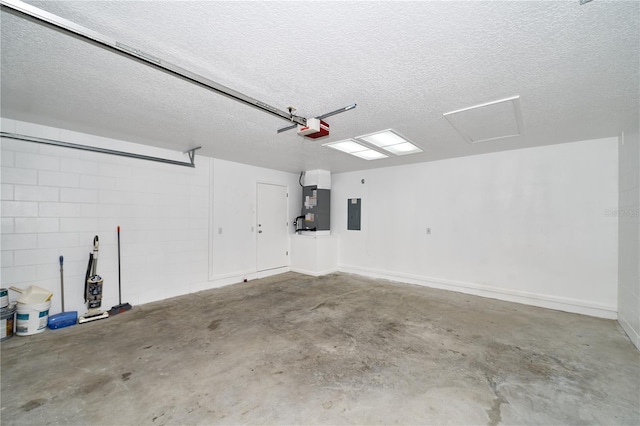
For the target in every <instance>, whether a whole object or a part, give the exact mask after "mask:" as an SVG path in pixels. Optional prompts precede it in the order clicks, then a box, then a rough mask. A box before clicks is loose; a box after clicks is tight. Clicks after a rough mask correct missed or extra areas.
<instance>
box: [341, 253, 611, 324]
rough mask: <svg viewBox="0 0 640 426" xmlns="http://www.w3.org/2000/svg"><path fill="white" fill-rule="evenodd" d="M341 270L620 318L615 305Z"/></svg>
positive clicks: (346, 267) (357, 269)
mask: <svg viewBox="0 0 640 426" xmlns="http://www.w3.org/2000/svg"><path fill="white" fill-rule="evenodd" d="M338 271H340V272H346V273H352V274H358V275H364V276H368V277H373V278H382V279H386V280H391V281H399V282H404V283H409V284H417V285H422V286H425V287H432V288H438V289H443V290H450V291H457V292H460V293H465V294H473V295H475V296H481V297H487V298H490V299H498V300H505V301H508V302H516V303H522V304H525V305H531V306H538V307H541V308H548V309H555V310H558V311H564V312H572V313H576V314H583V315H589V316H593V317H599V318H607V319H614V320H615V319H617V309H616V307H615V306H612V305H605V304H601V303H593V302H588V301H585V300H580V299H570V298H565V297H557V296H550V295H546V294H537V293H529V292H524V291H516V290H509V289H504V288H498V287H491V286H487V285H482V284H476V283H469V282H462V281H452V280H446V279H441V278H432V277H424V276H420V275H413V274H404V273H399V272H391V271H383V270H377V269H372V268H362V267H359V266H351V265H338Z"/></svg>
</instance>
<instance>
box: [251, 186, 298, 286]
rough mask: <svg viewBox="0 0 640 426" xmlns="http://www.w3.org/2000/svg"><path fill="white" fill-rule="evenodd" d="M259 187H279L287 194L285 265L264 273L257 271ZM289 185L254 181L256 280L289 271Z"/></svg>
mask: <svg viewBox="0 0 640 426" xmlns="http://www.w3.org/2000/svg"><path fill="white" fill-rule="evenodd" d="M260 185H273V186H280V187H282V188H284V189H285V191H286V194H287V197H286V198H287V200H286V215H287V253H288V255H287V264H286V265H285V266H283V267H278V268H274V269H266V270H264V271H259V270H258V188H259V186H260ZM289 192H290V191H289V185H288V184H286V183H282V182H274V181H270V180H261V179H258V180H256V208H255V214H254V218H253V219H254V220H253V223H254V228H253V229H254V230H255V239H256V240H255V241H256V252H255V259H256V263H255V265H256V269H255V270H256V276H257V278H264V277H268V276H271V275H277V274H281V273H283V272H289V271H290V270H291V232H290V230H289V227H290V226H291V219H290V218H289V213H290V212H289V207H290V206H289Z"/></svg>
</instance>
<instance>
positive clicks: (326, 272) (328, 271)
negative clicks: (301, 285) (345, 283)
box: [291, 268, 338, 277]
mask: <svg viewBox="0 0 640 426" xmlns="http://www.w3.org/2000/svg"><path fill="white" fill-rule="evenodd" d="M291 272H297V273H299V274H304V275H310V276H312V277H321V276H323V275H329V274H333V273H334V272H338V270H337V269H335V268H332V269H326V270H324V271H308V270H306V269H300V268H291Z"/></svg>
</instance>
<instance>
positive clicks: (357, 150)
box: [322, 139, 389, 160]
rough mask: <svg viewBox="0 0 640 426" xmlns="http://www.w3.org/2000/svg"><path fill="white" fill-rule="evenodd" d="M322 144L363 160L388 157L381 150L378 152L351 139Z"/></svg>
mask: <svg viewBox="0 0 640 426" xmlns="http://www.w3.org/2000/svg"><path fill="white" fill-rule="evenodd" d="M322 146H326V147H327V148H333V149H335V150H338V151H342V152H345V153H347V154H351V155H355V156H356V157H359V158H362V159H364V160H379V159H381V158H387V157H389V156H388V155H385V154H383V153H381V152H378V151H376V150H374V149H371V148H369V147H367V146H364V145H362V144H360V143H358V142H356V141H355V140H353V139H347V140H343V141H338V142H330V143H325V144H322Z"/></svg>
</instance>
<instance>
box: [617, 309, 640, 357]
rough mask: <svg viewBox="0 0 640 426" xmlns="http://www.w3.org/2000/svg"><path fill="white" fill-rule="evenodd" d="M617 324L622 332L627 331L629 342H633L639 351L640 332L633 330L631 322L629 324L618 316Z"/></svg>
mask: <svg viewBox="0 0 640 426" xmlns="http://www.w3.org/2000/svg"><path fill="white" fill-rule="evenodd" d="M618 324H620V326H621V327H622V329H623V330H624V332H625V333H627V336H629V339H630V340H631V343H633V344H634V345H635V347H636V348H638V350H639V351H640V334H639V333H638V331H637V330H634V329H633V327H631V324H629V323H628V322H627V320H626V319H624V318H620V317H618Z"/></svg>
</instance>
